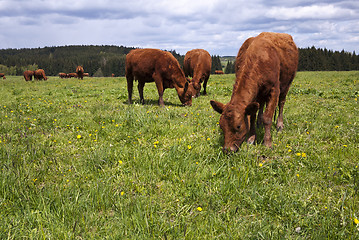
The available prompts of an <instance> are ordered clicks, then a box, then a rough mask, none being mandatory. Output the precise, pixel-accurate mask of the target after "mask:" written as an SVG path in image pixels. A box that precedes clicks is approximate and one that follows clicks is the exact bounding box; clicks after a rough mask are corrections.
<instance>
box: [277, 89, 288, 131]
mask: <svg viewBox="0 0 359 240" xmlns="http://www.w3.org/2000/svg"><path fill="white" fill-rule="evenodd" d="M287 92H288V90H287V91H285V92H284V93H281V94H280V95H279V103H278V108H279V109H278V110H279V114H278V118H277V131H282V130H283V128H284V123H283V108H284V104H285V100H286V96H287Z"/></svg>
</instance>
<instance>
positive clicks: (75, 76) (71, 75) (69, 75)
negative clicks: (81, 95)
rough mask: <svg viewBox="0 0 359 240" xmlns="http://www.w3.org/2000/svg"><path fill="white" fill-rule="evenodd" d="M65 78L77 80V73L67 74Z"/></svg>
mask: <svg viewBox="0 0 359 240" xmlns="http://www.w3.org/2000/svg"><path fill="white" fill-rule="evenodd" d="M67 77H68V78H73V77H74V78H77V73H69V74H67Z"/></svg>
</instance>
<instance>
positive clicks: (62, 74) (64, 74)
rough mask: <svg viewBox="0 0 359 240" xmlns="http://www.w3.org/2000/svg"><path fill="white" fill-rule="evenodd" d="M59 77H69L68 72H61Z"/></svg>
mask: <svg viewBox="0 0 359 240" xmlns="http://www.w3.org/2000/svg"><path fill="white" fill-rule="evenodd" d="M59 77H60V78H67V74H66V73H59Z"/></svg>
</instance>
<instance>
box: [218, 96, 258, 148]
mask: <svg viewBox="0 0 359 240" xmlns="http://www.w3.org/2000/svg"><path fill="white" fill-rule="evenodd" d="M211 105H212V107H213V109H214V110H215V111H217V112H218V113H220V114H221V117H220V119H219V125H220V127H221V129H222V130H223V134H224V146H223V150H224V151H228V150H230V151H233V152H236V151H237V150H238V149H239V147H240V146H241V144H242V143H243V142H244V140H245V139H246V136H247V134H248V132H249V129H250V116H251V115H253V114H255V113H256V112H257V110H258V108H259V104H258V103H256V102H252V103H250V104H248V105H245V104H243V103H242V104H232V103H228V104H226V105H225V104H223V103H220V102H217V101H214V100H211Z"/></svg>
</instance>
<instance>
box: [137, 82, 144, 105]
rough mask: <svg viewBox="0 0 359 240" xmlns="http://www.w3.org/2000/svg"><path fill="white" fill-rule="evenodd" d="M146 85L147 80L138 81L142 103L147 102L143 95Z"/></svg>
mask: <svg viewBox="0 0 359 240" xmlns="http://www.w3.org/2000/svg"><path fill="white" fill-rule="evenodd" d="M144 87H145V82H142V81H138V85H137V89H138V93H139V95H140V102H141V103H142V104H145V99H144V97H143V88H144Z"/></svg>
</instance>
